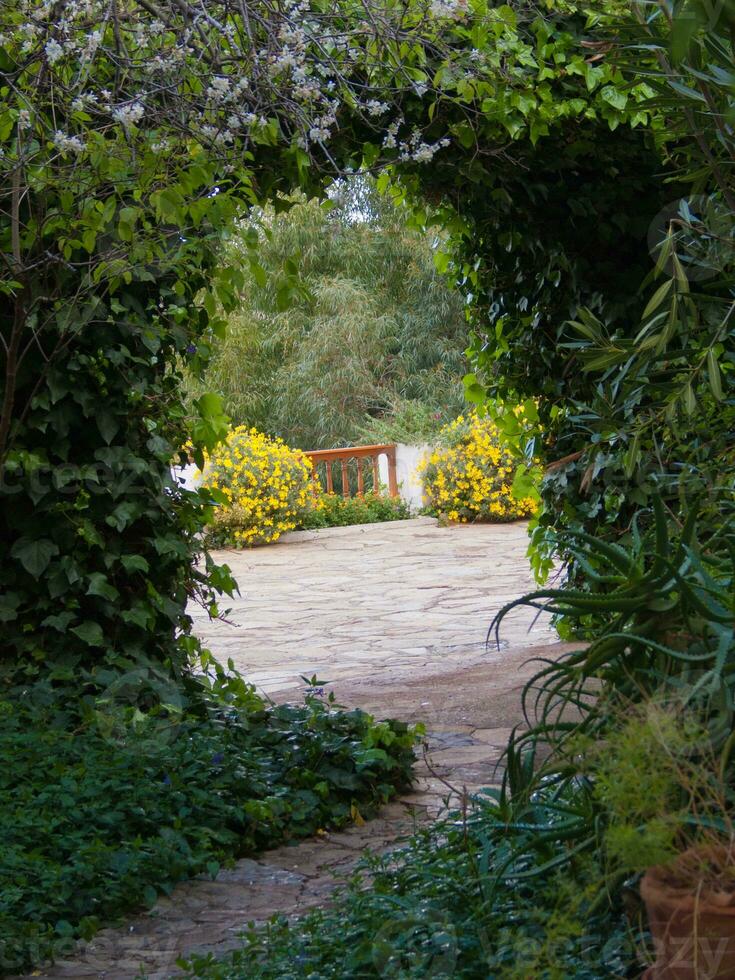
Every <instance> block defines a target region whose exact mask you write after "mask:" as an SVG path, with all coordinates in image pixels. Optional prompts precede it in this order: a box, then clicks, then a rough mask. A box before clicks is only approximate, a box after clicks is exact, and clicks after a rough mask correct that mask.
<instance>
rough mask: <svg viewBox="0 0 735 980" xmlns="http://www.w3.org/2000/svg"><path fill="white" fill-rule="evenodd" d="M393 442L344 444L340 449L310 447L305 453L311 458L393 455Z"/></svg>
mask: <svg viewBox="0 0 735 980" xmlns="http://www.w3.org/2000/svg"><path fill="white" fill-rule="evenodd" d="M395 451H396V444H395V443H394V442H387V443H380V444H378V445H375V446H344V447H342V448H341V449H310V450H309V451H308V452H307V453H306V455H307V456H308V457H309V458H310V459H313V460H316V461H318V460H325V459H358V458H362V457H365V456H380V455H381V454H383V453H385V455H386V456H391V455H395Z"/></svg>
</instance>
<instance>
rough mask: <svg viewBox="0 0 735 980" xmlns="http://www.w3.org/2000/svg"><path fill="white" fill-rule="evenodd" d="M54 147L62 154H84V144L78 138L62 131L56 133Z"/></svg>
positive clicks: (58, 130)
mask: <svg viewBox="0 0 735 980" xmlns="http://www.w3.org/2000/svg"><path fill="white" fill-rule="evenodd" d="M54 146H55V147H56V149H57V150H60V151H61V152H62V153H82V151H83V150H84V143H83V142H82V140H80V139H79V137H78V136H69V135H68V134H67V133H65V132H63V131H62V130H61V129H57V130H56V132H55V133H54Z"/></svg>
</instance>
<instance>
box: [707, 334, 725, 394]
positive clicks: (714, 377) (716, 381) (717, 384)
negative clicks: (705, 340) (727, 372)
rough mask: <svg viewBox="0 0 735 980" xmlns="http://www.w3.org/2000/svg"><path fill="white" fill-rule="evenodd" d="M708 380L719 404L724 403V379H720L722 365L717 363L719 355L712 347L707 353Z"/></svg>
mask: <svg viewBox="0 0 735 980" xmlns="http://www.w3.org/2000/svg"><path fill="white" fill-rule="evenodd" d="M707 378H708V380H709V386H710V388H711V389H712V394H713V395H714V396H715V398H716V399H717V401H718V402H720V401H722V398H723V394H722V379H721V377H720V365H719V363H718V361H717V355H716V354H715V352H714V349H713V348H712V347H710V349H709V350H708V351H707Z"/></svg>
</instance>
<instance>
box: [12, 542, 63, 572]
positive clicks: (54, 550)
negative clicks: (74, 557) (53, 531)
mask: <svg viewBox="0 0 735 980" xmlns="http://www.w3.org/2000/svg"><path fill="white" fill-rule="evenodd" d="M58 553H59V549H58V547H57V545H55V544H54V542H53V541H50V540H49V539H48V538H37V539H36V540H34V541H29V540H28V538H19V539H18V540H17V541H16V542H15V544H14V545H13V547H12V549H11V552H10V554H11V555H12V556H13V558H17V559H18V560H19V561H20V563H21V565H22V566H23V568H25V570H26V571H27V572H29V573H30V574H31V575H40V574H41V573H42V572H45V571H46V569H47V568H48V565H49V562H50V561H51V559H52V558H53V557H54V555H58Z"/></svg>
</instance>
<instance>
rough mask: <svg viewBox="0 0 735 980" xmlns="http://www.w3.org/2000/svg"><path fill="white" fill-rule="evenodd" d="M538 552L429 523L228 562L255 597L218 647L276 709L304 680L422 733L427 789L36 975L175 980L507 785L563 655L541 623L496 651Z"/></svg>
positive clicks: (241, 864)
mask: <svg viewBox="0 0 735 980" xmlns="http://www.w3.org/2000/svg"><path fill="white" fill-rule="evenodd" d="M526 544H527V538H526V535H525V526H524V525H522V524H512V525H494V526H488V525H482V526H473V527H467V526H462V527H450V528H442V527H439V526H438V525H437V524H436V522H435V521H432V520H429V519H420V520H415V521H406V522H401V523H393V524H385V525H370V526H366V527H360V528H345V529H341V528H340V529H334V530H330V531H320V532H315V533H311V534H307V533H301V534H299V535H292V536H291V537H290V540H286V541H284V542H282V543H279V544H277V545H274V546H271V547H269V548H263V549H258V550H255V551H249V552H227V553H221V554H220V555H219V559H220V560H226V561H227V562H228V563H229V564H230V565H231V567H232V568H233V571H234V572H235V574H236V576H237V578H238V580H239V582H240V588H241V593H242V594H241V596H240V597H239V598H238V600H237V601H236V602H235V604H234V605H233V609H232V612H231V614H230V620H231V625H227V624H223V623H214V624H212V623H209V622H208V621H206V620H205V619H203V618H201V617H199V616H197V617H196V629H197V632H198V633H199V635H200V636H202V638H203V639H204V640H205V642H206V643H207V645H209V646H210V648H211V649H212V650H213V652H214V653H215V654H216V655H217V656H219V657H220V658H227V657H231V658H232V659H233V661H234V663H235V665H236V666H237V667H238V669H239V670H241V671H242V672H243V673H244V674H245V675H246V676H247V677H248V678H250V679H252V680H254V681H256V682H257V683H258V686H259V687H260V688H261V689H263V690H265V691H266V692H267V693H268V694H269V695H270V696H271V697H272V698H273V699H274V700H278V701H281V700H293V699H295V698H300V697H301V688H302V687H303V684H302V682H301V680H300V676H299V675H301V674H303V675H306V676H311V674H313V673H316V674H318V675H319V676H320V677H322V676H324V678H325V679H326V680H329V681H331V682H332V683H331V684H330V687H331V689H333V690H334V691H335V694H336V696H337V699H338V701H339V702H340V703H342V704H347V705H351V706H352V705H357V706H360V707H362V708H365V709H366V710H368V711H370V712H371V713H373V714H375V715H377V716H378V717H388V716H391V717H396V718H401V719H403V720H405V721H409V722H415V721H424V722H425V723H426V725H427V730H428V732H427V744H426V750H425V755H424V758H423V759H422V760H420V762H419V763H418V765H417V783H416V786H415V788H414V790H413V791H412V792H410V793H407V794H406V795H404V796H403V797H402V798H401V799H399V800H397V801H395V802H393V803H391V804H390V805H389V806H387V807H385V808H384V809H383V810H382V811H381V814H380V816H379V818H378V819H376V820H371V821H369V822H368V823H366V824H365V825H364V826H360V827H357V826H353V827H350V828H349V829H347V830H345V831H342V832H340V833H326V834H323V835H320V836H319V837H317V838H314V839H310V840H306V841H303V842H301V843H300V844H297V845H295V846H284V847H281V848H278V849H275V850H271V851H268V852H266V853H264V854H262V855H260V856H259V857H258V858H257V859H245V860H241V861H238V862H237V863H236V864H235V866H234V868H232V869H230V870H225V871H222V872H220V874H219V875H218V876H217V879H216V880H215V881H212V880H210V879H205V878H202V879H197V880H193V881H189V882H184V883H182V884H181V885H179V886H177V887H176V888H175V889H174V891H173V893H172V894H171V896H170V897H168V898H166V899H162V900H161V901H159V902H158V904H157V905H156V907H155V908H154V909H153V910H152V911H151V912H149V913H146V914H143V915H140V916H137V917H136V918H134V919H132V920H131V921H130V922H129V923H128V924H127V925H126V926H123V927H119V928H114V929H105V930H103V931H102V932H100V933H98V935H97V936H95V937H94V939H93V940H92V941H91V942H89V943H88V944H86V945H84V946H81V947H80V949H79V951H78V954H77V955H76V956H75V957H74V958H73V959H70V960H67V961H64V962H59V963H57V964H55V965H54V966H52V967H50V968H49V969H48V970H46V971H38V972H36V973H35V974H34V976H44V977H49V978H51V977H54V978H62V977H65V978H74V980H82V978H99V980H133V978H134V977H141V976H148V977H149V978H150V980H164V978H169V977H171V976H172V975H175V974H176V972H177V969H176V960H177V959H178V958H179V957H181V956H182V955H187V954H191V953H192V952H194V951H196V952H199V953H204V952H217V953H224V952H225V951H226V950H227V949H230V948H233V947H234V946H236V945H237V944H238V933H239V932H241V931H242V929H243V928H244V927H245V926H246V924H247V923H248V922H250V921H253V922H263V921H265V920H266V919H267V918H268V917H269V916H271V915H272V914H274V913H276V912H280V913H283V914H285V915H295V914H300V913H302V912H304V911H305V910H306V909H308V908H310V907H314V906H315V905H324V904H326V903H327V902H328V901H329V899H330V893H331V892H332V890H333V888H334V887H335V885H336V884H337V883H338V881H339V880H340V878H341V877H343V876H344V875H345V874H347V873H349V871H350V869H351V868H352V867H354V864H355V863H356V861H357V860H358V859H359V856H360V854H361V852H362V851H363V850H364V849H365V848H366V847H370V848H371V849H374V850H385V849H387V848H390V847H395V846H396V844H397V842H400V840H401V838H404V837H406V836H407V835H408V834H410V833H411V831H412V830H413V829H414V828H415V827H416V825H417V824H418V823H421V822H423V821H425V820H427V819H429V818H431V817H433V816H435V815H436V814H437V813H439V812H440V811H441V810H442V809H444V808H445V807H446V806H447V805H450V806H456V805H457V804H458V803H461V801H462V798H463V797H464V795H465V793H467V792H470V793H471V792H472V791H474V790H477V789H479V788H481V787H483V786H488V785H491V784H493V783H495V782H497V781H498V779H499V772H498V763H499V762H500V759H501V756H502V751H503V748H504V747H505V744H506V742H507V738H508V734H509V732H510V729H511V728H512V727H513V726H514V725H516V724H517V723H518V722H519V721H520V720H521V713H520V692H521V689H522V686H523V683H524V682H525V680H526V679H527V678H528V677H530V676H531V674H532V673H533V671H534V669H535V667H534V664H533V662H532V660H533V658H534V657H548V656H557V655H558V654H559V653H560V652H561V651H563V650H564V649H566V648H565V647H564V646H563V645H562V644H553V645H549V644H550V643H552V641H553V639H554V635H553V633H552V632H551V631H550V629H549V628H548V624H545V623H540V622H536V623H533V618H532V616H530V615H529V614H528V612H521V613H519V614H516V615H514V616H513V618H512V620H511V619H509V620H508V621H507V623H506V625H505V626H504V628H503V632H502V639H503V646H502V647H501V649H500V650H497V649H492V648H491V649H489V650H486V649H485V636H486V633H487V626H488V623H489V621H490V619H491V617H492V614H493V613H494V612H495V611H496V610H497V609H498V608H499V607H500V606H501V605H502V604H504V603H505V602H507V601H508V600H509V599H511V598H513V597H515V596H517V595H519V594H520V593H522V592H523V591H524V590H526V589H528V588H529V587H531V586H532V581H531V578H530V575H529V573H528V566H527V562H526V560H525V557H524V555H525V549H526ZM529 627H530V631H529Z"/></svg>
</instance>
